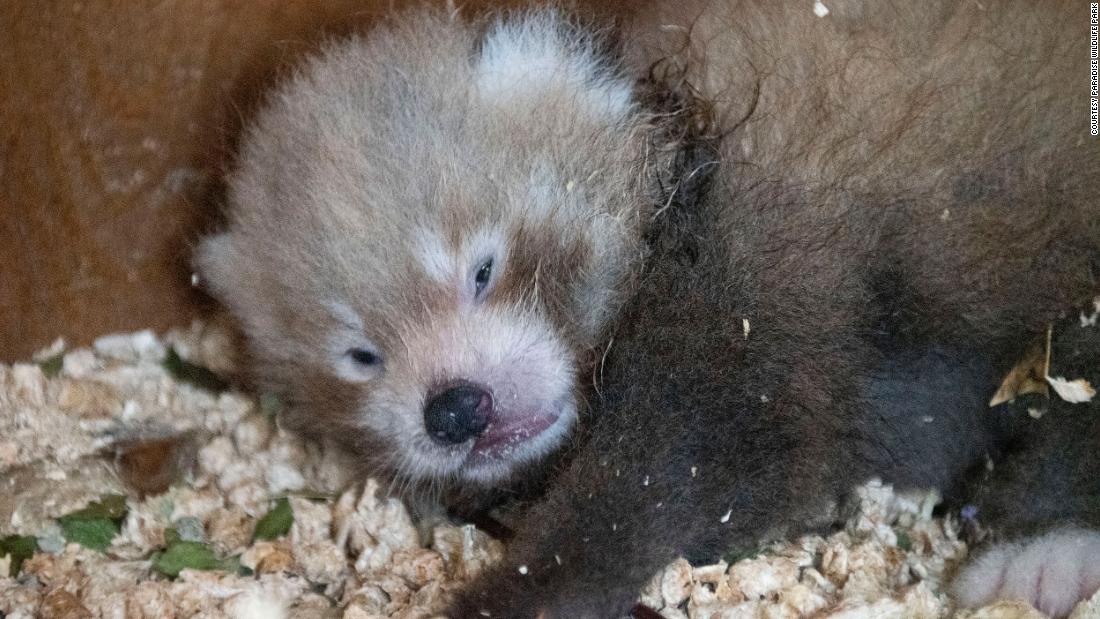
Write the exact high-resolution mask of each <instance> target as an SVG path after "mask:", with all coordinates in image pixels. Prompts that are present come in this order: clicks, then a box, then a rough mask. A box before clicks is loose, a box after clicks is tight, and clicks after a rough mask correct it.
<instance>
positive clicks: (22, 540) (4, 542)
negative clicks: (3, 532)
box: [0, 535, 38, 576]
mask: <svg viewBox="0 0 1100 619" xmlns="http://www.w3.org/2000/svg"><path fill="white" fill-rule="evenodd" d="M36 550H38V542H37V540H35V539H34V537H33V536H30V535H9V536H7V537H0V559H2V558H4V557H7V556H10V557H11V566H10V569H9V575H10V576H16V575H18V574H19V570H20V568H22V567H23V561H25V560H27V559H29V558H31V556H32V555H34V552H35V551H36Z"/></svg>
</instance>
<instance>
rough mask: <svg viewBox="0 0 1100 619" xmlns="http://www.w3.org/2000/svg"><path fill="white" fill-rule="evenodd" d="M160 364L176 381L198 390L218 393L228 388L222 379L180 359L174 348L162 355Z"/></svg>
mask: <svg viewBox="0 0 1100 619" xmlns="http://www.w3.org/2000/svg"><path fill="white" fill-rule="evenodd" d="M162 364H163V365H164V369H165V370H167V371H168V373H169V374H171V375H172V376H173V377H174V378H176V380H179V381H182V382H185V383H187V384H189V385H193V386H195V387H198V388H200V389H205V390H207V391H213V392H215V393H218V392H221V391H225V390H226V389H228V388H229V383H227V382H226V381H225V380H224V379H223V378H222V377H220V376H218V375H217V374H215V373H214V372H212V371H210V370H209V369H208V368H204V367H202V366H201V365H195V364H194V363H191V362H190V361H186V360H184V358H183V357H180V355H179V353H177V352H176V349H175V348H171V347H169V348H168V352H167V353H166V354H165V355H164V361H163V362H162Z"/></svg>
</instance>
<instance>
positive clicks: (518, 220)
mask: <svg viewBox="0 0 1100 619" xmlns="http://www.w3.org/2000/svg"><path fill="white" fill-rule="evenodd" d="M599 47H600V46H599V45H597V41H595V40H594V39H593V37H592V36H591V35H588V34H585V33H584V32H583V31H581V30H579V29H577V28H575V27H573V26H571V25H570V24H569V23H568V22H567V21H566V20H565V19H564V18H563V17H562V16H561V15H559V14H558V13H556V12H553V11H536V12H526V13H520V14H516V15H513V16H510V17H507V18H502V19H497V20H496V21H493V22H490V23H486V24H481V25H478V24H470V23H467V22H463V21H461V20H458V19H455V18H453V17H452V16H449V15H446V14H444V13H439V12H433V11H430V10H429V11H421V12H419V13H416V14H413V15H407V16H405V18H404V19H402V20H400V21H398V22H393V23H392V24H390V25H389V26H387V27H385V28H381V29H379V30H376V31H374V32H372V33H371V34H370V35H369V36H367V37H366V38H362V39H359V38H355V39H351V40H348V41H346V42H343V43H341V44H339V45H334V46H331V47H330V48H328V49H327V51H325V52H324V53H323V54H321V55H319V56H317V57H315V58H313V59H312V60H310V61H309V62H307V63H306V64H305V65H304V66H303V67H302V68H301V69H300V71H299V72H298V73H297V74H296V75H295V76H294V77H293V78H292V79H290V80H288V81H287V82H286V83H285V84H283V85H282V86H281V87H280V88H279V89H277V90H276V91H274V92H273V93H272V95H271V97H270V99H269V101H268V105H267V107H266V108H265V109H263V110H262V111H261V112H260V114H259V115H258V117H257V118H256V121H255V122H254V124H253V125H252V126H251V128H250V129H249V130H248V131H247V132H246V134H245V135H244V137H243V141H242V147H241V151H240V154H239V159H238V162H237V165H236V168H235V171H234V172H233V173H232V174H231V176H230V177H229V179H228V182H229V224H228V226H227V228H226V229H225V231H223V232H222V233H220V234H217V235H214V236H211V237H209V238H207V239H205V240H204V241H203V242H202V244H201V246H200V247H199V250H198V253H197V264H198V267H199V270H200V272H201V274H202V276H203V279H204V281H205V282H206V285H207V286H208V287H209V289H210V290H211V291H212V292H213V294H214V295H215V296H216V297H217V298H219V299H220V300H221V301H222V302H224V303H225V305H226V306H228V307H229V308H230V310H231V311H232V312H233V313H234V314H235V315H236V316H237V317H238V318H239V320H240V322H241V324H242V325H243V327H244V330H245V333H246V335H247V337H248V340H249V342H250V347H251V353H252V358H253V361H252V364H253V365H252V370H253V371H254V374H255V376H256V378H257V379H258V380H259V382H260V383H261V384H262V385H263V386H264V387H266V388H267V389H271V390H274V391H276V392H277V393H280V394H282V395H283V397H284V400H285V401H286V403H287V404H288V405H289V409H290V410H289V416H288V421H289V422H290V423H291V425H292V427H296V428H298V429H301V430H304V431H306V432H310V433H314V434H321V435H327V436H330V437H333V438H336V439H338V440H340V441H341V442H343V443H344V444H345V445H347V446H349V447H351V449H352V450H353V451H355V452H356V453H357V454H359V455H360V456H361V457H362V458H363V459H364V460H365V461H367V462H369V463H371V464H373V465H374V466H376V467H380V468H382V469H384V470H386V471H388V472H389V473H391V474H394V475H401V476H406V477H410V478H414V479H421V480H441V479H456V480H459V481H474V482H483V483H489V482H493V481H497V480H501V479H503V478H505V477H507V476H508V475H509V474H510V473H511V472H512V471H514V470H515V469H516V468H517V466H519V465H521V464H523V463H525V462H530V461H532V460H535V459H537V458H539V457H541V456H543V455H545V454H547V453H548V452H549V451H551V450H553V449H554V448H555V447H557V446H558V445H559V444H560V443H561V442H562V440H563V438H564V437H565V436H566V435H567V433H568V431H569V430H570V428H571V426H572V425H573V423H574V421H575V420H576V417H577V407H578V395H579V394H578V381H579V378H580V377H579V374H580V373H581V367H580V366H581V365H582V360H583V359H585V358H586V357H588V356H589V354H590V353H591V351H592V349H593V347H595V346H596V345H597V343H598V340H599V338H600V336H601V333H603V332H604V330H605V327H606V326H607V323H608V321H609V318H610V317H611V315H612V313H613V312H614V311H615V310H616V308H617V305H618V303H619V301H620V300H621V297H622V296H623V294H624V293H625V292H626V289H627V288H628V287H629V282H630V280H631V278H632V275H633V273H634V272H635V270H636V268H637V263H638V261H639V259H640V258H641V254H642V252H643V249H642V244H641V242H640V237H641V234H642V226H643V224H644V223H645V222H646V221H647V220H648V218H649V217H650V212H649V207H648V204H649V201H648V199H647V196H648V195H649V194H650V190H649V187H648V186H647V185H648V181H646V180H645V179H647V178H649V177H651V172H650V171H649V170H648V167H649V165H651V163H647V161H648V160H649V158H650V157H651V148H650V147H651V144H650V141H651V140H650V136H651V135H652V133H653V131H652V130H651V127H652V125H651V122H650V121H651V120H652V118H651V117H648V116H646V115H645V114H643V113H642V112H641V111H640V110H639V109H638V106H637V105H636V104H635V101H634V92H633V86H634V84H633V80H631V79H629V78H628V77H627V76H625V75H624V74H623V73H622V72H621V71H620V69H619V68H618V67H617V66H616V65H615V64H614V63H613V62H612V61H610V60H609V59H608V58H606V57H604V56H603V55H601V52H600V50H599Z"/></svg>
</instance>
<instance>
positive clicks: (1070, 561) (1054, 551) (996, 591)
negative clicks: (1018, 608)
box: [952, 529, 1100, 617]
mask: <svg viewBox="0 0 1100 619" xmlns="http://www.w3.org/2000/svg"><path fill="white" fill-rule="evenodd" d="M952 588H953V589H954V593H955V599H957V600H958V601H959V603H960V604H961V605H963V606H967V607H976V606H982V605H985V604H988V603H990V602H992V601H994V600H998V599H1017V600H1023V601H1025V602H1028V603H1029V604H1031V605H1032V606H1034V607H1035V608H1037V609H1039V610H1040V611H1042V612H1044V613H1046V614H1047V615H1050V616H1052V617H1064V616H1065V615H1067V614H1069V612H1070V611H1072V610H1073V607H1074V606H1076V605H1077V603H1078V602H1080V601H1081V600H1084V599H1088V598H1089V597H1091V596H1092V594H1093V593H1095V592H1096V591H1097V589H1100V531H1087V530H1083V529H1063V530H1058V531H1053V532H1050V533H1046V534H1044V535H1040V536H1038V537H1033V538H1029V539H1026V540H1023V541H1021V542H1017V543H1010V544H999V545H997V546H994V547H993V548H991V549H990V550H988V551H986V552H985V553H983V554H981V555H979V556H978V558H977V559H974V560H973V561H971V562H970V563H969V564H968V565H967V566H966V567H964V568H963V570H962V572H960V573H959V576H958V577H957V578H956V579H955V582H954V584H953V585H952Z"/></svg>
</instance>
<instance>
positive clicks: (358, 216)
mask: <svg viewBox="0 0 1100 619" xmlns="http://www.w3.org/2000/svg"><path fill="white" fill-rule="evenodd" d="M818 4H819V5H821V6H820V8H816V9H815V5H814V4H813V3H810V2H803V1H793V0H791V1H779V2H775V1H764V0H757V1H753V0H702V1H699V0H692V1H688V2H677V3H650V2H646V3H642V4H640V5H638V6H637V7H634V13H633V15H632V16H631V18H630V19H629V20H627V22H626V23H625V24H624V27H623V31H622V32H621V35H622V36H621V39H622V41H621V45H620V46H618V47H616V46H615V45H611V44H610V43H609V42H608V40H607V35H606V30H604V29H599V28H595V27H589V26H585V25H583V24H580V23H578V22H577V21H575V20H571V19H570V18H568V17H567V16H566V14H565V13H564V12H562V11H559V10H556V9H552V8H551V9H547V8H542V9H539V8H535V9H527V10H522V11H518V12H514V13H508V14H502V15H497V16H490V17H486V18H482V19H474V20H467V19H465V18H463V17H461V16H459V15H457V14H455V13H450V12H444V11H442V10H436V9H431V8H422V9H418V10H416V11H414V12H413V13H410V14H406V15H404V16H402V17H401V18H400V19H397V20H394V21H391V22H389V23H387V24H385V25H383V26H382V27H379V28H377V29H375V30H373V31H372V32H370V33H368V34H367V35H365V36H362V37H352V38H350V39H347V40H345V41H343V42H340V43H337V44H333V45H331V46H329V47H328V48H327V49H326V50H325V51H323V52H322V53H321V54H319V55H317V56H316V57H314V58H313V59H311V60H309V61H308V62H306V63H305V64H304V65H303V66H302V67H301V68H300V69H299V71H298V72H297V73H296V74H295V75H294V76H293V77H292V78H291V79H289V80H287V81H286V82H285V83H283V84H282V85H281V86H279V87H278V88H276V89H275V90H274V91H273V92H272V93H271V95H270V97H269V99H268V102H267V105H266V107H264V108H263V109H262V110H261V111H260V112H259V114H258V116H257V118H256V119H255V120H254V122H253V123H252V125H251V127H250V128H249V129H248V130H247V131H246V133H245V135H244V136H243V138H242V141H241V148H240V153H239V157H238V160H237V163H236V167H235V169H234V171H233V172H232V173H231V174H230V175H229V177H228V213H227V220H228V222H227V225H226V227H225V229H224V230H223V231H222V232H220V233H218V234H215V235H212V236H210V237H208V238H206V239H205V240H204V241H203V242H202V244H201V245H200V247H199V249H198V252H197V257H196V261H197V264H198V267H199V269H200V271H201V273H202V275H203V278H204V280H205V281H206V282H207V285H208V287H209V289H210V290H211V291H212V293H213V294H214V295H215V296H216V297H217V298H218V299H220V300H221V301H222V302H223V303H224V304H225V305H226V306H227V307H228V308H229V309H230V310H231V311H232V312H233V313H234V314H235V315H236V316H237V318H238V319H239V320H240V322H241V325H242V326H243V329H244V332H245V334H246V336H247V339H248V342H249V346H250V351H251V353H252V357H253V363H252V371H253V373H254V375H255V377H256V378H257V380H258V382H259V383H260V384H261V385H262V386H264V387H265V388H267V389H270V390H273V391H275V392H277V393H279V394H281V395H282V397H283V399H284V400H285V402H286V403H287V404H288V411H287V416H286V419H285V421H286V422H287V423H288V424H290V426H291V427H294V428H296V429H298V430H300V431H302V432H304V433H306V434H309V435H314V436H323V437H328V438H330V439H334V440H336V441H338V442H340V443H341V444H342V445H343V446H344V447H346V448H347V449H349V450H350V451H351V452H352V453H354V454H357V455H358V456H359V458H360V459H361V461H362V462H363V463H364V465H366V466H367V467H369V468H370V469H371V470H372V471H373V472H374V473H375V474H382V475H388V476H390V477H392V478H394V479H397V480H401V481H406V482H410V483H413V484H416V485H420V486H425V487H446V488H456V489H459V490H460V491H461V490H467V489H469V490H471V491H480V490H492V489H495V488H508V487H511V486H512V485H513V484H522V483H523V482H525V481H526V480H531V479H539V480H540V481H541V480H546V481H545V485H544V487H543V488H542V490H543V492H542V494H541V495H540V497H539V498H538V499H537V500H535V501H534V502H533V504H532V505H531V506H530V507H529V508H528V509H527V511H526V512H525V514H524V515H523V516H522V517H521V518H520V521H519V525H518V527H517V529H516V535H515V538H514V539H513V540H512V541H511V542H510V543H509V546H508V551H507V554H506V557H505V559H504V561H503V563H502V564H501V565H499V566H498V567H496V568H494V569H492V570H489V571H488V572H486V573H485V574H483V575H482V577H481V578H480V580H478V581H476V582H475V583H473V585H472V586H471V587H470V588H469V589H468V590H467V591H466V592H464V594H463V595H461V596H459V598H458V599H457V600H455V602H454V604H453V606H452V607H451V609H450V611H449V615H450V616H455V617H484V616H488V617H526V618H533V617H544V618H552V617H559V618H566V617H568V618H573V617H617V616H622V615H623V614H625V613H626V612H628V611H629V610H630V608H631V606H632V604H633V600H635V599H636V597H637V594H638V592H639V589H640V588H641V587H642V585H643V584H644V583H645V582H646V580H647V579H649V578H650V577H651V576H652V575H653V574H654V573H655V572H656V571H657V570H658V569H659V568H660V567H661V566H662V565H664V564H665V563H666V562H668V561H669V560H671V559H673V558H674V557H676V556H677V555H686V556H688V557H689V558H691V559H699V560H707V559H714V558H716V557H717V556H719V555H720V554H721V553H722V552H723V551H724V550H727V549H728V548H730V547H731V546H732V545H735V544H742V543H751V541H753V540H758V539H760V538H762V537H764V536H767V535H774V534H776V533H797V532H798V531H799V530H805V529H807V528H809V527H812V526H819V525H820V524H821V523H820V515H821V514H823V513H826V512H827V511H828V508H829V506H830V505H835V504H836V503H838V502H840V501H842V500H844V498H845V497H846V495H847V494H848V493H849V492H850V491H851V489H852V488H853V487H854V486H855V485H857V484H860V483H862V482H864V481H867V480H869V479H871V478H872V477H879V478H882V479H884V480H886V481H888V482H891V483H894V484H896V485H899V486H919V487H929V486H935V487H939V488H940V489H941V490H942V491H943V492H944V493H945V494H946V495H947V496H949V497H953V498H955V495H958V494H959V493H960V492H961V490H960V489H961V488H964V487H965V485H966V484H965V483H964V482H965V477H966V476H965V473H966V471H967V470H968V469H970V468H971V467H972V466H973V465H975V464H977V463H980V462H984V461H985V458H986V456H987V455H989V456H992V457H994V459H996V460H998V461H1001V460H1002V459H1003V460H1004V461H1006V462H1010V461H1011V459H1012V458H1013V457H1020V458H1023V459H1029V458H1030V459H1038V460H1040V461H1045V462H1050V463H1055V462H1062V464H1060V465H1057V466H1055V465H1054V464H1052V465H1051V466H1050V467H1049V469H1050V470H1049V471H1046V472H1045V473H1044V474H1043V475H1040V476H1038V477H1036V478H1035V479H1034V480H1030V481H1029V480H1027V479H1025V477H1026V476H1022V475H1019V474H1018V475H1015V476H1014V477H1012V478H1011V479H1008V478H1005V479H1000V480H998V479H994V480H993V481H992V482H991V483H990V485H989V486H988V488H1001V489H1004V490H1005V491H1006V492H1007V491H1008V490H1009V489H1015V490H1020V489H1021V488H1022V489H1024V490H1025V491H1026V490H1028V489H1031V490H1035V489H1042V490H1043V491H1044V492H1046V493H1047V494H1045V495H1044V496H1047V497H1048V499H1049V500H1044V501H1042V502H1039V503H1036V504H1035V505H1034V506H1031V507H1021V509H1019V510H1016V512H1015V513H1013V514H1008V513H1006V512H1007V511H1009V510H1004V509H1002V506H1001V504H1000V503H998V502H997V500H996V496H999V495H996V494H994V495H993V496H992V497H990V496H986V497H985V498H982V499H981V500H982V501H984V502H983V503H981V505H984V506H986V507H985V509H986V510H987V511H986V512H984V513H987V514H988V515H989V516H990V518H991V519H992V520H991V521H990V524H992V525H993V526H997V524H998V523H999V522H1000V523H1004V524H1005V526H1006V531H1014V532H1019V533H1021V534H1025V533H1026V534H1030V535H1033V536H1034V537H1021V538H1020V539H1019V540H1018V541H1015V542H1013V543H1011V544H1006V545H1001V546H997V547H995V548H994V549H993V550H991V551H990V552H989V553H988V554H986V555H984V557H983V558H979V559H978V560H977V561H975V562H973V563H972V564H971V565H970V566H968V567H967V568H965V569H964V571H963V572H962V575H961V576H960V579H959V582H960V583H963V585H962V586H961V587H960V589H959V592H960V594H959V599H960V600H961V601H962V602H964V603H966V604H978V603H982V602H985V601H989V600H992V599H995V598H998V597H1023V598H1024V599H1027V600H1028V601H1030V602H1032V603H1033V604H1036V605H1037V606H1039V607H1040V608H1041V609H1043V610H1044V611H1046V612H1048V613H1050V614H1053V615H1059V614H1065V613H1066V612H1068V610H1069V609H1070V608H1072V606H1073V604H1074V603H1076V602H1077V601H1078V600H1079V599H1082V598H1083V597H1086V596H1088V595H1090V594H1091V593H1092V592H1093V591H1095V590H1096V588H1097V587H1098V586H1100V572H1098V571H1097V569H1096V565H1097V563H1096V561H1094V557H1095V556H1097V553H1098V552H1100V534H1098V533H1096V532H1095V529H1090V528H1089V527H1100V505H1098V503H1097V502H1096V501H1095V496H1097V495H1100V462H1098V460H1100V459H1098V458H1096V457H1092V456H1091V455H1090V454H1095V453H1100V449H1097V448H1098V447H1100V426H1097V424H1096V423H1094V422H1092V421H1091V420H1092V418H1091V417H1088V418H1086V417H1080V416H1071V415H1067V416H1066V417H1067V418H1070V417H1072V418H1073V419H1074V420H1075V421H1074V422H1073V423H1069V422H1067V424H1066V425H1065V426H1053V425H1051V424H1050V423H1048V424H1044V425H1043V433H1042V434H1040V435H1036V432H1039V429H1037V426H1033V425H1030V424H1029V423H1028V421H1029V419H1028V418H1027V415H1026V413H1023V414H1022V415H1021V414H1019V411H1015V410H1014V409H1012V410H1006V411H999V410H995V411H990V410H989V409H988V407H987V405H986V403H987V402H988V399H989V395H990V394H991V393H992V392H993V390H994V388H995V387H996V383H997V382H998V379H999V377H1000V376H1001V375H1003V372H1004V371H1006V370H1007V369H1008V368H1009V367H1010V366H1011V363H1012V361H1014V360H1015V358H1016V357H1017V356H1018V354H1019V353H1020V352H1021V350H1022V348H1023V347H1024V345H1025V344H1026V342H1025V341H1024V340H1026V339H1028V337H1029V336H1030V335H1032V334H1038V333H1041V332H1043V330H1044V329H1045V327H1046V325H1047V324H1048V323H1050V322H1051V321H1054V320H1056V319H1057V318H1058V317H1059V316H1061V315H1062V314H1063V313H1065V312H1067V311H1069V310H1071V309H1072V308H1074V307H1075V304H1077V303H1080V302H1082V301H1084V300H1087V299H1091V298H1092V297H1093V296H1095V295H1096V294H1097V293H1100V285H1098V279H1100V200H1098V199H1097V195H1098V194H1097V190H1098V189H1100V142H1098V141H1097V140H1095V139H1092V138H1091V137H1090V136H1088V135H1087V133H1086V132H1087V113H1088V110H1087V104H1085V103H1082V101H1084V98H1083V97H1082V96H1078V95H1074V94H1072V93H1074V92H1077V90H1079V88H1080V84H1079V82H1080V79H1081V78H1080V75H1082V73H1081V71H1080V68H1081V67H1080V57H1083V54H1084V53H1085V51H1087V50H1085V51H1082V50H1084V47H1082V46H1083V43H1081V42H1082V41H1086V40H1087V37H1086V35H1087V32H1085V28H1084V26H1083V24H1084V23H1085V21H1086V20H1085V19H1082V17H1081V15H1080V13H1081V11H1080V10H1079V6H1078V5H1076V4H1074V3H1071V2H1061V3H1058V2H1051V3H1042V4H1041V5H1039V4H1036V3H1032V2H1024V1H1023V0H1020V1H1012V2H1004V3H999V4H997V5H996V6H992V5H988V6H987V4H988V3H986V4H982V3H977V2H955V1H947V0H937V1H932V2H923V3H913V2H902V1H900V0H882V1H879V2H873V3H872V2H860V1H855V0H836V1H835V2H831V3H830V2H826V3H825V4H822V3H818ZM822 9H824V10H822ZM1078 35H1080V36H1078ZM645 78H649V79H645ZM658 78H661V79H658ZM670 101H671V102H673V103H672V104H669V102H670ZM676 102H679V104H678V103H676ZM678 105H680V107H677V106H678ZM670 107H671V108H672V110H671V111H670V109H669V108H670ZM696 112H697V113H696ZM704 117H705V118H706V119H708V120H709V123H710V124H709V125H708V126H707V127H706V131H700V130H699V124H698V123H697V122H696V119H698V118H704ZM594 368H595V371H594ZM591 376H595V377H596V378H597V380H596V383H597V384H596V385H595V386H594V388H592V387H593V386H592V385H591V384H590V383H591V382H592V381H591V380H590V379H589V377H591ZM1080 406H1081V407H1086V408H1087V407H1088V406H1089V405H1080ZM929 417H930V418H932V420H933V421H932V422H928V421H926V420H927V419H928V418H929ZM1047 428H1049V429H1047ZM1069 428H1072V431H1068V429H1069ZM1055 434H1059V435H1060V436H1062V437H1063V438H1064V439H1065V442H1064V443H1062V442H1058V441H1055V442H1054V443H1052V442H1051V439H1050V438H1049V436H1051V435H1055ZM1065 444H1069V445H1073V448H1066V449H1062V450H1061V451H1060V452H1059V457H1060V458H1061V460H1059V459H1058V458H1053V459H1051V458H1046V457H1045V456H1037V455H1036V453H1037V451H1036V450H1040V449H1041V450H1042V453H1047V451H1049V450H1050V449H1055V450H1056V451H1057V449H1059V448H1056V447H1054V448H1052V445H1065ZM1028 445H1035V447H1027V446H1028ZM1014 452H1020V453H1014ZM1021 454H1022V455H1021ZM1004 470H1005V471H1007V472H1006V475H1008V474H1009V473H1011V472H1012V471H1014V468H1013V467H1012V466H1011V465H1006V466H1005V467H1004ZM1017 473H1018V472H1017ZM1090 496H1091V497H1092V500H1089V497H1090ZM958 498H959V499H960V500H966V499H967V497H963V496H959V497H958ZM975 500H977V499H975ZM1021 502H1022V503H1026V500H1024V499H1021ZM1058 526H1062V527H1068V528H1061V529H1057V530H1056V531H1055V532H1053V533H1047V532H1046V531H1048V530H1050V529H1052V528H1055V527H1058Z"/></svg>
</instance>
